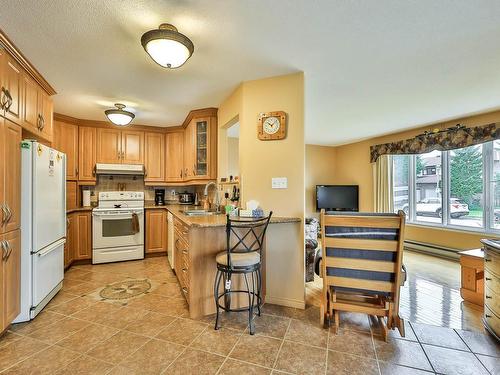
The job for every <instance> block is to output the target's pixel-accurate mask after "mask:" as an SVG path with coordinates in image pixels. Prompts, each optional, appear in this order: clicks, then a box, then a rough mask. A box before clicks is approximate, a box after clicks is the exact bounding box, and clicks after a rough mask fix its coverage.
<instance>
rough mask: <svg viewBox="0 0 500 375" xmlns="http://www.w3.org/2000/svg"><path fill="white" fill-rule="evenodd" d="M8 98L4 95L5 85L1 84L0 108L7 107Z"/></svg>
mask: <svg viewBox="0 0 500 375" xmlns="http://www.w3.org/2000/svg"><path fill="white" fill-rule="evenodd" d="M7 103H8V98H7V95H5V87H3V86H2V90H1V91H0V109H1V110H4V109H5V107H7Z"/></svg>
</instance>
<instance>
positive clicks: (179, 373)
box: [164, 348, 224, 375]
mask: <svg viewBox="0 0 500 375" xmlns="http://www.w3.org/2000/svg"><path fill="white" fill-rule="evenodd" d="M223 362H224V357H222V356H219V355H216V354H211V353H207V352H203V351H200V350H196V349H191V348H187V349H186V351H185V352H184V353H182V354H181V355H180V356H179V358H177V359H176V360H175V361H174V363H172V365H170V367H168V369H167V370H166V371H165V372H164V374H172V375H174V374H175V375H185V374H192V375H195V374H200V375H210V374H215V373H217V370H219V368H220V367H221V366H222V363H223Z"/></svg>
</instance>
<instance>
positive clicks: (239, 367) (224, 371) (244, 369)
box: [219, 358, 272, 375]
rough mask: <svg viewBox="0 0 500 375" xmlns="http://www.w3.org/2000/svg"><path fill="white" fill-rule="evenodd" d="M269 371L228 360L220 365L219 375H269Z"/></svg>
mask: <svg viewBox="0 0 500 375" xmlns="http://www.w3.org/2000/svg"><path fill="white" fill-rule="evenodd" d="M271 371H272V370H271V369H268V368H265V367H260V366H257V365H251V364H250V363H246V362H241V361H237V360H235V359H230V358H228V359H227V360H226V362H224V364H223V365H222V367H221V369H220V371H219V374H220V375H242V374H245V375H247V374H248V375H269V374H270V373H271Z"/></svg>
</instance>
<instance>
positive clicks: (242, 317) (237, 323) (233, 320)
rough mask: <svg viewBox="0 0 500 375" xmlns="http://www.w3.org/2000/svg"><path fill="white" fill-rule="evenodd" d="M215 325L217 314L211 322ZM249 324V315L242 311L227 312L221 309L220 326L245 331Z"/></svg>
mask: <svg viewBox="0 0 500 375" xmlns="http://www.w3.org/2000/svg"><path fill="white" fill-rule="evenodd" d="M210 325H211V326H215V316H214V317H213V319H212V322H211V323H210ZM247 326H248V315H247V314H245V313H243V312H241V313H226V312H223V311H221V312H220V315H219V327H225V328H231V329H235V330H238V331H244V330H245V329H246V328H247Z"/></svg>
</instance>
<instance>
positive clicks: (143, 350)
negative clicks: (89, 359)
mask: <svg viewBox="0 0 500 375" xmlns="http://www.w3.org/2000/svg"><path fill="white" fill-rule="evenodd" d="M184 349H185V347H184V346H181V345H177V344H173V343H170V342H166V341H162V340H155V339H153V340H151V341H148V342H147V343H146V344H145V345H144V346H141V347H140V348H139V350H137V351H135V352H134V353H132V354H131V355H130V356H128V357H127V358H125V359H124V360H123V361H122V362H121V363H120V366H123V367H127V368H130V369H132V370H134V371H137V372H141V373H142V374H160V373H161V372H162V371H163V370H165V369H166V368H167V367H168V366H169V365H170V364H171V363H172V362H173V361H174V360H175V359H176V358H177V357H178V356H179V355H180V354H181V353H182V352H183V351H184Z"/></svg>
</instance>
